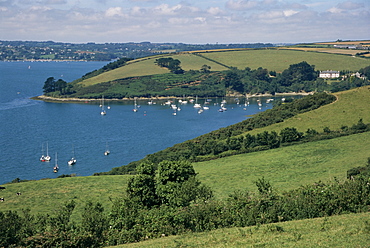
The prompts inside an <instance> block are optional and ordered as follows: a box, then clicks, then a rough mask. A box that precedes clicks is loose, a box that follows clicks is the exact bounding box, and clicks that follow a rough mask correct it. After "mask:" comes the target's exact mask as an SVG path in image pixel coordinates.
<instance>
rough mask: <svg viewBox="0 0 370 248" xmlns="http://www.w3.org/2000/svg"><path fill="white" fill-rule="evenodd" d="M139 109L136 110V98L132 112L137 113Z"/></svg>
mask: <svg viewBox="0 0 370 248" xmlns="http://www.w3.org/2000/svg"><path fill="white" fill-rule="evenodd" d="M138 110H139V109H138V108H137V103H136V98H135V100H134V109H133V110H132V111H134V112H137V111H138Z"/></svg>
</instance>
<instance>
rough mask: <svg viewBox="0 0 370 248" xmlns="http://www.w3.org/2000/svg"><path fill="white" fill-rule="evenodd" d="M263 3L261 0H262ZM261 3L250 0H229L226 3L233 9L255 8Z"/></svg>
mask: <svg viewBox="0 0 370 248" xmlns="http://www.w3.org/2000/svg"><path fill="white" fill-rule="evenodd" d="M260 3H261V2H260ZM258 5H259V3H258V2H257V1H249V0H247V1H246V0H238V1H234V0H228V1H227V3H226V7H227V8H229V9H232V10H245V9H251V8H255V7H257V6H258Z"/></svg>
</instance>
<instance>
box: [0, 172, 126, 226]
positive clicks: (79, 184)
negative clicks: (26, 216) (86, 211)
mask: <svg viewBox="0 0 370 248" xmlns="http://www.w3.org/2000/svg"><path fill="white" fill-rule="evenodd" d="M129 177H130V176H128V175H122V176H102V177H93V176H89V177H66V178H57V179H43V180H37V181H28V182H22V183H13V184H5V185H2V186H4V187H6V189H5V190H0V197H3V198H4V199H5V201H4V202H1V210H2V211H5V210H12V211H21V210H22V209H26V208H29V209H31V213H32V214H38V213H40V214H41V213H42V214H46V213H48V214H54V212H55V211H58V207H60V206H62V205H63V204H65V203H66V202H69V201H71V200H74V201H75V202H76V203H77V205H76V209H75V212H74V214H73V217H72V218H73V219H75V220H78V219H79V218H80V216H79V214H80V213H81V210H82V209H83V207H84V205H85V203H86V202H87V201H92V202H100V203H102V204H103V206H104V207H106V208H108V209H109V208H110V207H111V203H112V202H111V199H113V200H114V199H117V198H120V197H122V196H123V194H124V191H125V189H126V186H127V181H128V178H129ZM17 192H20V193H21V195H17V194H16V193H17Z"/></svg>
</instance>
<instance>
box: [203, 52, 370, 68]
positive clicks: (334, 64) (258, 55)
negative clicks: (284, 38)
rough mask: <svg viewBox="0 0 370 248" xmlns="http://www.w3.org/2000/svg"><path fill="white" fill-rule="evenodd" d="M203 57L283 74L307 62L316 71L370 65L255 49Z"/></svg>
mask: <svg viewBox="0 0 370 248" xmlns="http://www.w3.org/2000/svg"><path fill="white" fill-rule="evenodd" d="M202 55H203V56H205V57H207V58H210V59H213V60H216V61H218V62H220V63H223V64H225V65H228V66H232V67H237V68H239V69H244V68H246V67H250V68H251V69H257V68H258V67H262V68H266V69H268V70H270V71H276V72H282V71H283V70H285V69H287V68H288V67H289V65H291V64H296V63H299V62H302V61H306V62H307V63H309V64H310V65H315V69H316V70H350V71H351V70H358V69H360V68H364V67H366V66H369V65H370V61H369V60H367V59H365V58H358V57H351V56H345V55H339V54H328V53H317V52H304V51H294V50H289V49H284V48H282V49H254V50H244V51H228V52H214V53H212V52H208V53H202Z"/></svg>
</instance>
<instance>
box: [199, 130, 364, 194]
mask: <svg viewBox="0 0 370 248" xmlns="http://www.w3.org/2000/svg"><path fill="white" fill-rule="evenodd" d="M369 140H370V133H369V132H367V133H362V134H356V135H351V136H346V137H341V138H336V139H331V140H322V141H317V142H310V143H304V144H300V145H295V146H287V147H282V148H278V149H272V150H267V151H261V152H254V153H247V154H240V155H234V156H230V157H225V158H220V159H216V160H212V161H205V162H198V163H194V164H193V165H194V168H195V171H196V172H197V173H198V177H199V179H200V181H201V182H202V183H204V184H206V185H207V186H209V187H211V188H212V189H213V190H214V193H215V196H216V197H218V198H225V197H227V196H228V195H229V194H230V193H232V192H234V191H235V190H246V191H251V192H256V191H257V187H256V185H255V183H254V182H255V181H257V179H259V178H262V177H264V178H265V179H266V180H268V181H269V182H270V183H271V185H272V187H273V188H274V189H276V190H277V191H279V192H281V191H285V190H291V189H294V188H298V187H299V186H301V185H306V184H312V183H314V182H318V181H320V180H321V181H324V182H327V181H329V180H333V179H334V177H336V178H338V179H339V180H343V179H345V178H346V173H347V170H348V169H351V168H353V167H357V166H365V164H366V161H367V158H368V157H370V153H369V151H370V142H369Z"/></svg>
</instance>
